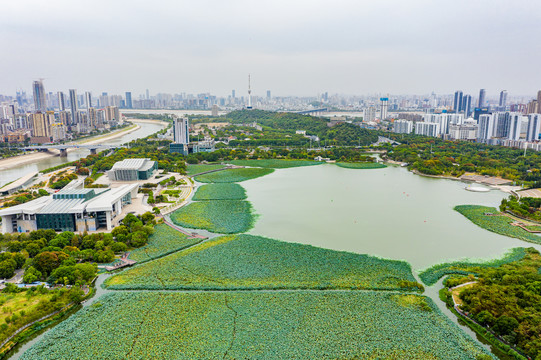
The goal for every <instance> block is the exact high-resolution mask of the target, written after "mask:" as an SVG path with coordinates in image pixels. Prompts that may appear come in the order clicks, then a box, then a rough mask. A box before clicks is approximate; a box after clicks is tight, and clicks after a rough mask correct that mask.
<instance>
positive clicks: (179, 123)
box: [173, 117, 190, 145]
mask: <svg viewBox="0 0 541 360" xmlns="http://www.w3.org/2000/svg"><path fill="white" fill-rule="evenodd" d="M173 142H174V143H175V144H183V145H187V144H188V143H189V142H190V129H189V123H188V118H187V117H184V118H175V119H174V120H173Z"/></svg>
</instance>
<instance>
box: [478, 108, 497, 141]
mask: <svg viewBox="0 0 541 360" xmlns="http://www.w3.org/2000/svg"><path fill="white" fill-rule="evenodd" d="M493 133H494V116H493V115H492V114H483V115H479V125H478V130H477V141H479V142H486V141H487V140H488V139H491V138H492V134H493Z"/></svg>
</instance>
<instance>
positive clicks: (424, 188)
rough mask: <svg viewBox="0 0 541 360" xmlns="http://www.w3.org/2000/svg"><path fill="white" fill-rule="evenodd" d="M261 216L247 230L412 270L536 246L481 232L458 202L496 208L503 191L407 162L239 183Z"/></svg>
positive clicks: (284, 172)
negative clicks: (397, 262) (412, 168)
mask: <svg viewBox="0 0 541 360" xmlns="http://www.w3.org/2000/svg"><path fill="white" fill-rule="evenodd" d="M241 184H242V185H243V186H244V187H245V188H246V192H247V194H248V200H250V201H251V202H252V205H253V207H254V210H255V212H256V213H257V214H258V219H257V221H256V223H255V226H254V228H253V229H252V230H251V231H250V232H249V233H250V234H253V235H261V236H266V237H270V238H274V239H278V240H284V241H289V242H297V243H302V244H310V245H314V246H319V247H324V248H328V249H334V250H345V251H351V252H355V253H362V254H371V255H376V256H380V257H384V258H390V259H402V260H406V261H408V262H409V263H410V264H411V265H412V267H413V268H414V269H415V270H420V269H423V268H426V267H428V266H430V265H433V264H436V263H440V262H442V261H445V260H456V259H462V258H466V257H468V258H484V259H491V258H495V257H499V256H501V255H503V254H504V253H505V251H506V250H508V249H510V248H513V247H529V246H533V247H535V248H537V249H538V250H541V246H539V245H534V244H531V243H527V242H524V241H521V240H518V239H513V238H509V237H505V236H502V235H498V234H495V233H492V232H489V231H487V230H484V229H482V228H480V227H478V226H476V225H474V224H473V223H472V222H470V221H469V220H468V219H466V218H465V217H463V216H462V215H460V214H459V213H458V212H456V211H454V210H453V207H454V206H456V205H462V204H475V205H487V206H494V207H497V206H499V204H500V202H501V199H503V198H504V197H506V196H507V194H506V193H503V192H501V191H497V190H492V191H490V192H485V193H477V192H471V191H466V190H464V187H465V186H466V185H467V184H466V183H463V182H459V181H452V180H443V179H434V178H427V177H422V176H418V175H414V174H412V173H411V172H408V171H407V169H405V168H400V167H393V166H390V167H387V168H384V169H372V170H351V169H344V168H341V167H338V166H336V165H333V164H324V165H319V166H308V167H300V168H291V169H279V170H276V171H275V172H274V173H272V174H270V175H267V176H264V177H262V178H258V179H254V180H250V181H245V182H242V183H241Z"/></svg>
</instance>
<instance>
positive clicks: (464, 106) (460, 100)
mask: <svg viewBox="0 0 541 360" xmlns="http://www.w3.org/2000/svg"><path fill="white" fill-rule="evenodd" d="M483 95H484V93H483ZM453 110H454V111H455V113H456V114H458V113H463V114H464V115H465V116H466V117H469V116H470V115H471V114H472V97H471V95H464V93H463V92H462V90H457V91H456V92H455V97H454V101H453Z"/></svg>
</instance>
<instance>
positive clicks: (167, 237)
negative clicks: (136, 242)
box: [130, 224, 201, 263]
mask: <svg viewBox="0 0 541 360" xmlns="http://www.w3.org/2000/svg"><path fill="white" fill-rule="evenodd" d="M200 241H201V240H200V239H195V238H190V237H188V236H187V235H184V234H183V233H181V232H179V231H177V230H175V229H172V228H171V227H169V226H167V225H165V224H158V225H156V226H155V227H154V233H153V234H152V235H151V236H150V238H149V240H148V243H147V245H145V246H143V247H140V248H137V249H135V250H133V251H132V252H131V253H130V259H132V260H135V261H137V262H139V263H140V262H145V261H148V260H152V259H155V258H157V257H160V256H164V255H167V254H170V253H172V252H175V251H178V250H180V249H184V248H185V247H188V246H191V245H194V244H197V243H198V242H200Z"/></svg>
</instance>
